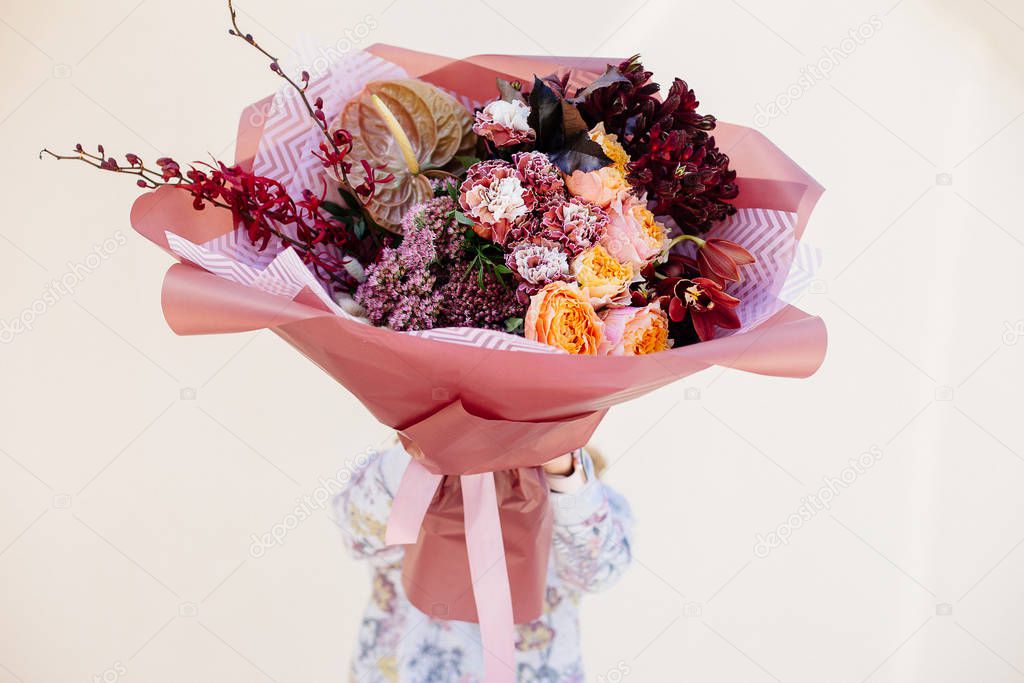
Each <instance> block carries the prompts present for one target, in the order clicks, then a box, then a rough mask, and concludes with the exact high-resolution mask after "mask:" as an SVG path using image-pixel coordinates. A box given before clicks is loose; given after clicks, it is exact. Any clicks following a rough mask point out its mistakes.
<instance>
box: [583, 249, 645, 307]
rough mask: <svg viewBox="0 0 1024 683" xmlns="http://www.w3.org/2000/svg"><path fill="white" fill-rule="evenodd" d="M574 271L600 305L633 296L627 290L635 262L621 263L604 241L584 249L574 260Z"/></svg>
mask: <svg viewBox="0 0 1024 683" xmlns="http://www.w3.org/2000/svg"><path fill="white" fill-rule="evenodd" d="M572 272H573V274H574V275H575V276H576V281H577V282H578V283H579V285H580V288H581V289H582V290H583V293H584V294H585V295H586V296H587V297H588V298H589V299H590V303H591V304H593V305H594V306H595V307H596V308H600V307H601V306H607V305H608V304H612V303H616V302H618V301H620V300H621V299H623V298H625V299H626V300H628V299H629V296H628V295H626V290H627V289H628V288H629V283H631V282H632V281H633V265H632V264H630V263H620V262H619V261H618V260H617V259H616V258H615V257H614V256H612V255H611V254H609V253H608V252H607V251H606V250H605V248H604V247H602V246H601V245H600V244H595V245H594V246H592V247H591V248H590V249H587V250H586V251H584V252H581V253H580V255H579V256H577V257H576V259H575V260H574V261H573V263H572Z"/></svg>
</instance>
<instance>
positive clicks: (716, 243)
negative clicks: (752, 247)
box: [697, 238, 755, 287]
mask: <svg viewBox="0 0 1024 683" xmlns="http://www.w3.org/2000/svg"><path fill="white" fill-rule="evenodd" d="M754 260H755V259H754V257H753V255H752V254H751V253H750V252H749V251H747V250H746V249H744V248H743V247H741V246H740V245H738V244H736V243H735V242H730V241H729V240H721V239H717V238H711V239H708V240H705V241H704V244H702V245H700V246H699V247H698V249H697V269H698V270H700V274H701V275H702V276H704V277H706V278H707V279H709V280H713V281H714V282H715V283H717V284H718V285H720V286H722V287H724V286H725V282H726V280H730V281H732V282H739V281H740V280H742V279H743V276H742V275H741V274H740V267H742V266H749V265H750V264H752V263H754Z"/></svg>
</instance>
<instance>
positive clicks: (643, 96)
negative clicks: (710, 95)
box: [580, 57, 739, 234]
mask: <svg viewBox="0 0 1024 683" xmlns="http://www.w3.org/2000/svg"><path fill="white" fill-rule="evenodd" d="M618 71H619V73H620V74H621V75H622V76H624V79H622V80H619V81H616V82H614V83H611V84H610V85H607V86H606V87H602V88H599V89H596V90H593V91H592V92H590V93H589V94H587V95H586V96H585V97H584V101H583V103H582V104H581V105H580V112H581V113H582V114H583V116H584V118H585V119H586V121H587V123H588V124H589V125H591V126H593V125H596V124H598V123H601V122H603V123H604V125H605V129H606V130H607V131H608V132H609V133H614V134H615V135H618V136H619V141H620V142H621V143H622V144H623V146H624V147H625V148H626V151H627V152H629V155H630V157H631V158H632V160H633V161H632V163H631V164H630V165H629V181H630V183H632V184H633V186H634V187H637V188H641V189H643V190H644V191H646V192H647V196H648V199H650V200H651V201H652V202H653V203H654V206H653V207H652V211H654V213H655V214H656V215H659V216H671V217H672V218H673V219H675V221H676V223H677V224H678V225H679V227H680V228H682V229H683V231H684V232H686V233H690V234H698V233H702V232H705V231H707V230H708V228H710V227H711V225H712V224H713V223H715V222H717V221H720V220H722V219H724V218H725V217H727V216H731V215H732V214H734V213H736V209H735V208H734V207H733V206H732V205H731V203H730V200H732V199H735V198H736V195H737V194H738V193H739V189H738V187H737V186H736V172H735V171H733V170H731V169H730V168H729V157H728V156H727V155H726V154H724V153H723V152H722V151H720V150H719V149H718V146H717V145H716V144H715V138H714V137H712V136H711V135H710V132H711V131H713V130H714V128H715V124H716V121H715V117H713V116H706V115H701V114H699V113H698V112H697V107H698V106H699V104H700V103H699V102H698V101H697V96H696V95H695V94H694V92H693V90H691V89H690V87H689V86H688V85H687V84H686V82H685V81H683V80H681V79H678V78H677V79H675V81H673V83H672V85H671V86H670V87H669V89H668V93H667V94H666V96H665V98H664V100H662V99H660V98H659V97H658V92H659V90H661V87H660V86H659V85H658V84H657V83H652V82H651V76H652V75H653V74H652V73H651V72H650V71H647V70H646V69H644V67H643V65H642V64H641V63H640V61H639V58H638V57H633V58H632V59H629V60H627V61H625V62H623V63H621V64H619V65H618Z"/></svg>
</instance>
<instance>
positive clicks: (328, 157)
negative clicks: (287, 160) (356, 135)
mask: <svg viewBox="0 0 1024 683" xmlns="http://www.w3.org/2000/svg"><path fill="white" fill-rule="evenodd" d="M228 11H229V12H230V13H231V26H232V28H230V29H228V33H229V34H231V35H233V36H235V37H237V38H241V39H242V40H244V41H245V42H247V43H248V44H249V45H251V46H253V47H254V48H256V50H258V51H259V52H260V53H261V54H262V55H263V56H264V57H266V58H267V59H269V60H270V70H271V71H273V72H274V73H275V74H277V75H278V76H279V77H280V78H282V79H284V81H285V82H286V83H288V85H290V86H291V87H292V89H293V90H295V92H296V93H298V95H299V98H300V99H301V100H302V104H303V105H304V106H305V108H306V111H307V112H309V116H310V118H312V119H313V121H314V123H315V124H316V126H317V128H318V129H319V130H320V132H321V133H322V134H323V137H324V140H323V141H322V142H321V143H320V153H319V154H317V153H316V152H313V154H314V155H315V156H316V157H317V158H318V159H320V161H321V163H323V165H324V168H328V169H332V170H333V171H334V172H335V175H336V176H337V177H338V179H339V180H340V181H341V183H342V185H343V186H344V187H345V189H347V190H348V191H349V194H351V195H352V196H353V197H355V198H356V199H357V201H360V203H362V205H363V206H362V209H363V211H364V213H366V215H367V216H368V217H369V218H371V219H373V218H374V216H373V213H372V211H370V210H369V208H368V207H367V206H366V200H368V199H369V198H370V197H372V196H373V193H374V190H375V188H376V184H377V183H388V182H391V181H392V180H394V176H392V175H391V174H386V175H381V176H378V175H377V174H376V170H375V169H373V168H372V167H371V166H370V164H369V163H368V162H367V161H366V160H365V159H364V160H361V161H360V165H361V166H362V168H363V171H364V173H365V176H366V178H365V180H364V181H363V182H362V183H360V184H359V185H356V186H353V185H352V183H351V182H350V181H349V177H348V174H349V172H350V171H351V170H352V162H351V161H349V160H348V154H349V152H351V151H352V135H351V134H350V133H349V132H348V131H347V130H344V129H341V128H339V129H336V130H331V126H330V124H329V123H328V122H327V115H326V114H325V113H324V100H323V98H322V97H318V98H316V100H315V101H313V102H310V101H309V97H308V96H307V94H306V91H307V90H308V89H309V80H310V75H309V72H308V71H303V72H302V74H301V75H300V76H299V81H300V82H301V83H300V82H296V80H295V79H294V78H292V77H291V76H289V75H288V74H287V73H285V70H284V69H282V68H281V63H280V61H279V60H278V58H277V57H275V56H274V55H273V54H271V53H270V52H269V51H267V50H266V48H264V47H263V46H262V45H260V44H259V42H258V41H257V40H256V39H255V38H254V37H253V35H252V34H251V33H246V32H244V31H242V29H241V28H239V26H238V12H237V11H236V10H235V5H234V1H233V0H228ZM374 222H376V221H374Z"/></svg>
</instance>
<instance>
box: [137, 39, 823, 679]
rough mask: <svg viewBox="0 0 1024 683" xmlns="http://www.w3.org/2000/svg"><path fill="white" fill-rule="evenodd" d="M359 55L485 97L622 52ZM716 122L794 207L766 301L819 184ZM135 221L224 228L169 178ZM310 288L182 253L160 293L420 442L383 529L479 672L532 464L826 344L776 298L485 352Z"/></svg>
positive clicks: (754, 184) (186, 314)
mask: <svg viewBox="0 0 1024 683" xmlns="http://www.w3.org/2000/svg"><path fill="white" fill-rule="evenodd" d="M368 52H369V54H370V55H372V56H373V59H375V60H379V62H378V64H383V65H384V66H386V67H387V68H391V69H398V70H400V71H403V72H404V73H405V74H407V75H408V76H411V77H415V78H420V79H423V80H425V81H428V82H431V83H434V84H435V85H437V86H439V87H442V88H444V89H446V90H448V91H449V92H453V93H455V94H456V95H457V96H459V97H460V99H461V100H462V101H463V102H481V103H482V102H486V101H487V100H489V99H490V98H492V97H493V95H494V92H495V87H494V78H495V77H496V76H501V77H503V78H505V79H509V80H512V79H518V80H523V81H529V80H530V79H532V77H533V76H534V74H538V75H545V74H548V73H552V72H564V71H565V70H567V69H572V70H573V73H574V74H575V76H574V78H575V80H576V81H577V82H578V83H583V82H586V81H587V80H588V79H592V78H593V77H595V76H596V75H597V74H600V73H601V72H603V71H604V68H605V66H606V65H607V64H608V63H616V62H617V61H618V60H604V59H575V58H549V57H512V56H495V55H486V56H479V57H472V58H469V59H465V60H452V59H448V58H445V57H440V56H436V55H428V54H423V53H417V52H412V51H409V50H405V49H402V48H397V47H393V46H386V45H376V46H373V47H371V48H370V49H369V51H368ZM270 103H271V98H268V99H266V100H263V101H262V102H260V103H257V104H256V105H253V106H252V107H250V108H248V109H247V110H246V111H245V112H244V114H243V117H242V124H241V127H240V130H239V136H238V148H237V151H236V159H237V162H238V163H240V164H242V165H244V166H246V167H247V168H252V165H253V163H254V159H255V158H257V156H258V155H259V154H260V153H261V152H262V151H265V150H263V149H262V148H261V145H262V144H263V138H264V125H265V121H266V116H257V115H254V114H256V113H259V112H265V111H266V110H267V108H268V107H269V106H270ZM714 134H715V137H716V139H717V141H718V144H719V146H720V147H721V148H722V149H723V150H724V151H725V152H727V153H728V154H729V156H730V157H731V158H732V160H733V168H735V169H736V170H737V171H738V175H739V177H738V180H737V182H738V184H739V186H740V196H739V199H738V200H737V202H736V205H737V207H741V208H749V209H756V210H774V211H776V212H788V213H787V214H785V215H788V214H792V215H793V217H792V224H791V225H789V230H790V235H789V241H788V242H785V243H784V246H785V248H784V249H782V252H783V253H782V255H781V257H780V259H779V261H778V263H779V265H778V267H777V268H776V269H775V270H773V271H772V272H771V273H769V275H768V276H767V277H769V278H770V279H769V280H768V281H767V284H766V285H765V286H764V287H763V288H762V289H764V290H765V291H761V292H759V294H760V296H761V297H762V299H768V300H772V301H774V297H777V295H778V291H779V288H780V287H781V286H782V279H784V278H785V275H786V272H787V271H788V269H789V267H790V264H791V262H792V259H793V251H794V250H795V248H796V241H797V240H798V239H799V238H800V236H801V235H802V233H803V230H804V227H805V226H806V224H807V220H808V218H809V216H810V213H811V210H812V209H813V207H814V204H815V202H816V201H817V199H818V197H819V196H820V194H821V192H822V188H821V187H820V186H819V185H818V184H817V183H816V182H815V181H814V180H813V179H811V178H810V176H808V175H807V174H806V173H805V172H804V171H803V170H802V169H800V167H798V166H797V165H796V164H795V163H794V162H793V161H791V160H790V159H789V158H788V157H787V156H786V155H785V154H783V153H782V152H781V151H780V150H779V149H778V148H777V147H775V146H774V145H773V144H772V143H771V142H770V141H768V140H767V139H766V138H765V137H764V136H763V135H761V134H760V133H758V132H756V131H754V130H751V129H749V128H745V127H743V126H736V125H731V124H725V123H719V125H718V127H717V128H716V130H715V133H714ZM773 215H774V214H773ZM779 215H783V214H779ZM131 218H132V224H133V226H134V227H135V229H136V230H137V231H138V232H140V233H141V234H143V235H145V236H146V237H148V238H149V239H151V240H152V241H153V242H155V243H156V244H158V245H159V246H161V247H163V248H164V249H168V250H170V246H169V244H168V239H167V235H166V232H171V233H173V234H175V235H178V236H180V237H181V238H184V239H186V240H188V241H190V242H193V243H195V244H202V243H204V242H208V241H210V240H213V239H214V238H218V237H220V236H224V235H226V234H229V233H231V231H232V230H233V229H234V226H233V224H232V220H231V216H230V214H229V213H228V212H225V211H217V210H215V209H209V210H207V211H204V212H196V211H194V210H193V209H192V207H191V199H190V198H189V196H188V195H187V193H184V192H181V191H180V190H174V189H170V188H162V189H159V190H157V191H155V192H151V193H148V194H146V195H143V196H142V197H140V198H139V199H138V201H137V202H136V203H135V206H134V207H133V209H132V216H131ZM754 250H755V254H756V248H755V249H754ZM218 275H221V276H218ZM313 294H314V292H313V291H312V290H311V288H309V287H306V288H304V289H302V291H300V292H299V293H298V294H297V295H294V296H288V295H284V296H282V295H280V294H275V293H273V292H272V291H266V290H265V289H259V288H256V287H252V286H246V285H245V284H240V283H238V282H232V281H231V280H230V279H227V278H225V277H223V274H222V273H221V274H213V273H211V272H207V271H204V270H202V269H200V268H198V267H196V266H194V265H192V264H188V263H183V264H177V265H174V266H172V267H171V268H170V270H169V271H168V272H167V275H166V277H165V280H164V288H163V295H162V304H163V310H164V313H165V317H166V319H167V321H168V324H169V325H170V326H171V328H172V329H173V330H174V331H175V332H177V333H179V334H215V333H224V332H241V331H247V330H256V329H262V328H268V329H270V330H272V331H273V332H274V333H276V334H277V335H278V336H280V337H281V338H282V339H284V340H285V341H287V342H288V343H289V344H291V345H292V346H294V347H295V348H296V349H297V350H298V351H299V352H300V353H302V354H303V355H305V356H306V357H308V358H309V359H310V360H311V361H313V362H314V363H316V364H317V365H318V366H319V367H320V368H322V369H323V370H324V371H325V372H327V373H328V374H329V375H330V376H331V377H333V378H334V379H335V380H337V381H338V382H339V383H340V384H342V385H343V386H345V387H346V388H347V389H348V390H349V391H351V392H352V393H353V394H354V395H355V396H357V397H358V398H359V399H360V401H362V403H363V404H364V405H365V406H366V408H367V409H368V410H369V411H370V412H371V413H372V414H373V415H374V416H375V417H376V418H377V419H378V420H380V421H381V422H382V423H384V424H386V425H388V426H389V427H392V428H394V429H396V430H399V431H401V432H402V433H403V434H404V435H405V436H406V437H408V438H409V439H411V440H412V441H413V442H415V443H416V444H417V445H418V446H419V447H420V448H421V449H422V451H423V453H424V454H425V457H424V459H423V460H421V461H414V462H413V463H412V464H411V465H410V467H409V468H408V470H407V472H406V474H405V477H404V478H403V481H402V484H401V486H400V488H399V491H398V493H397V495H396V499H395V502H394V507H393V510H392V517H391V520H390V522H389V526H388V532H387V539H386V540H387V541H388V542H390V543H406V544H410V545H409V547H408V548H407V549H406V553H405V560H404V565H403V584H404V586H405V589H406V592H407V594H408V596H409V599H410V600H411V601H412V603H413V604H414V605H416V606H417V607H418V608H419V609H420V610H421V611H423V612H425V613H427V614H430V615H432V616H436V617H441V618H449V619H459V620H467V621H479V622H480V625H481V634H482V639H483V644H484V653H485V654H484V658H485V674H486V680H487V681H489V683H503V682H511V681H513V680H514V678H515V672H514V667H513V659H514V643H513V638H512V633H513V631H512V623H513V621H515V622H517V623H521V622H526V621H529V620H532V619H535V618H537V617H538V616H539V615H540V614H541V611H542V609H543V597H544V587H545V586H544V582H545V578H546V569H547V564H548V553H549V550H550V545H551V511H550V509H549V506H548V501H547V489H546V486H545V484H544V480H543V476H542V473H541V471H540V470H539V468H538V466H539V465H541V464H542V463H544V462H546V461H548V460H550V459H552V458H554V457H556V456H558V455H560V454H562V453H566V452H568V451H571V450H573V449H575V448H578V447H581V446H584V445H585V444H586V442H587V441H588V439H589V438H590V436H591V434H592V433H593V431H594V429H595V428H596V427H597V425H598V424H599V422H600V421H601V419H602V418H603V416H604V414H605V412H606V411H607V409H608V408H609V407H611V406H614V405H616V404H618V403H622V402H624V401H628V400H630V399H633V398H636V397H638V396H642V395H644V394H646V393H648V392H651V391H653V390H655V389H658V388H659V387H662V386H664V385H666V384H669V383H671V382H674V381H676V380H678V379H681V378H683V377H686V376H688V375H691V374H693V373H696V372H699V371H701V370H704V369H706V368H709V367H711V366H713V365H721V366H725V367H731V368H735V369H738V370H745V371H748V372H754V373H759V374H764V375H774V376H783V377H806V376H808V375H810V374H812V373H814V372H815V371H816V370H817V368H818V367H819V365H820V364H821V362H822V360H823V357H824V353H825V347H826V333H825V326H824V324H823V323H822V321H821V320H820V319H818V318H816V317H813V316H810V315H808V314H806V313H804V312H803V311H801V310H799V309H797V308H795V307H792V306H787V305H782V304H779V303H778V302H774V303H775V304H776V305H775V307H774V308H773V309H771V310H772V314H771V315H770V316H767V317H766V319H765V320H763V321H760V320H759V321H758V322H759V323H760V324H758V325H756V326H754V325H751V326H749V328H745V329H741V330H739V331H738V332H736V333H735V334H730V335H728V336H721V337H719V338H716V339H714V340H711V341H707V342H703V343H700V344H695V345H691V346H686V347H683V348H679V349H672V350H669V351H665V352H663V353H658V354H653V355H650V356H641V357H630V356H616V357H585V356H570V355H566V354H562V353H526V352H522V351H510V350H505V349H502V348H493V346H494V344H493V343H492V342H493V340H494V339H495V336H494V335H497V336H498V337H504V336H505V335H501V334H498V333H494V334H492V335H490V336H488V337H487V339H488V340H490V341H489V342H488V343H490V344H491V346H490V347H489V346H487V345H473V344H474V343H473V341H472V340H473V339H475V337H474V336H473V335H474V334H477V333H480V332H481V331H473V332H467V331H461V332H460V331H455V332H459V334H460V335H461V337H460V339H461V341H460V343H459V345H455V344H452V343H449V342H448V341H444V339H445V338H444V337H439V338H427V337H425V336H423V335H422V334H409V333H398V332H394V331H392V330H388V329H383V328H376V327H372V326H370V325H367V324H363V323H360V322H358V321H355V320H353V319H350V318H347V317H345V316H343V315H339V314H338V313H337V312H335V311H332V310H331V309H330V306H328V305H327V304H325V302H324V301H323V298H322V296H319V297H318V296H313ZM466 340H469V341H468V342H467V341H466ZM509 344H510V345H511V344H512V341H510V342H509ZM512 348H515V347H514V346H512Z"/></svg>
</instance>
